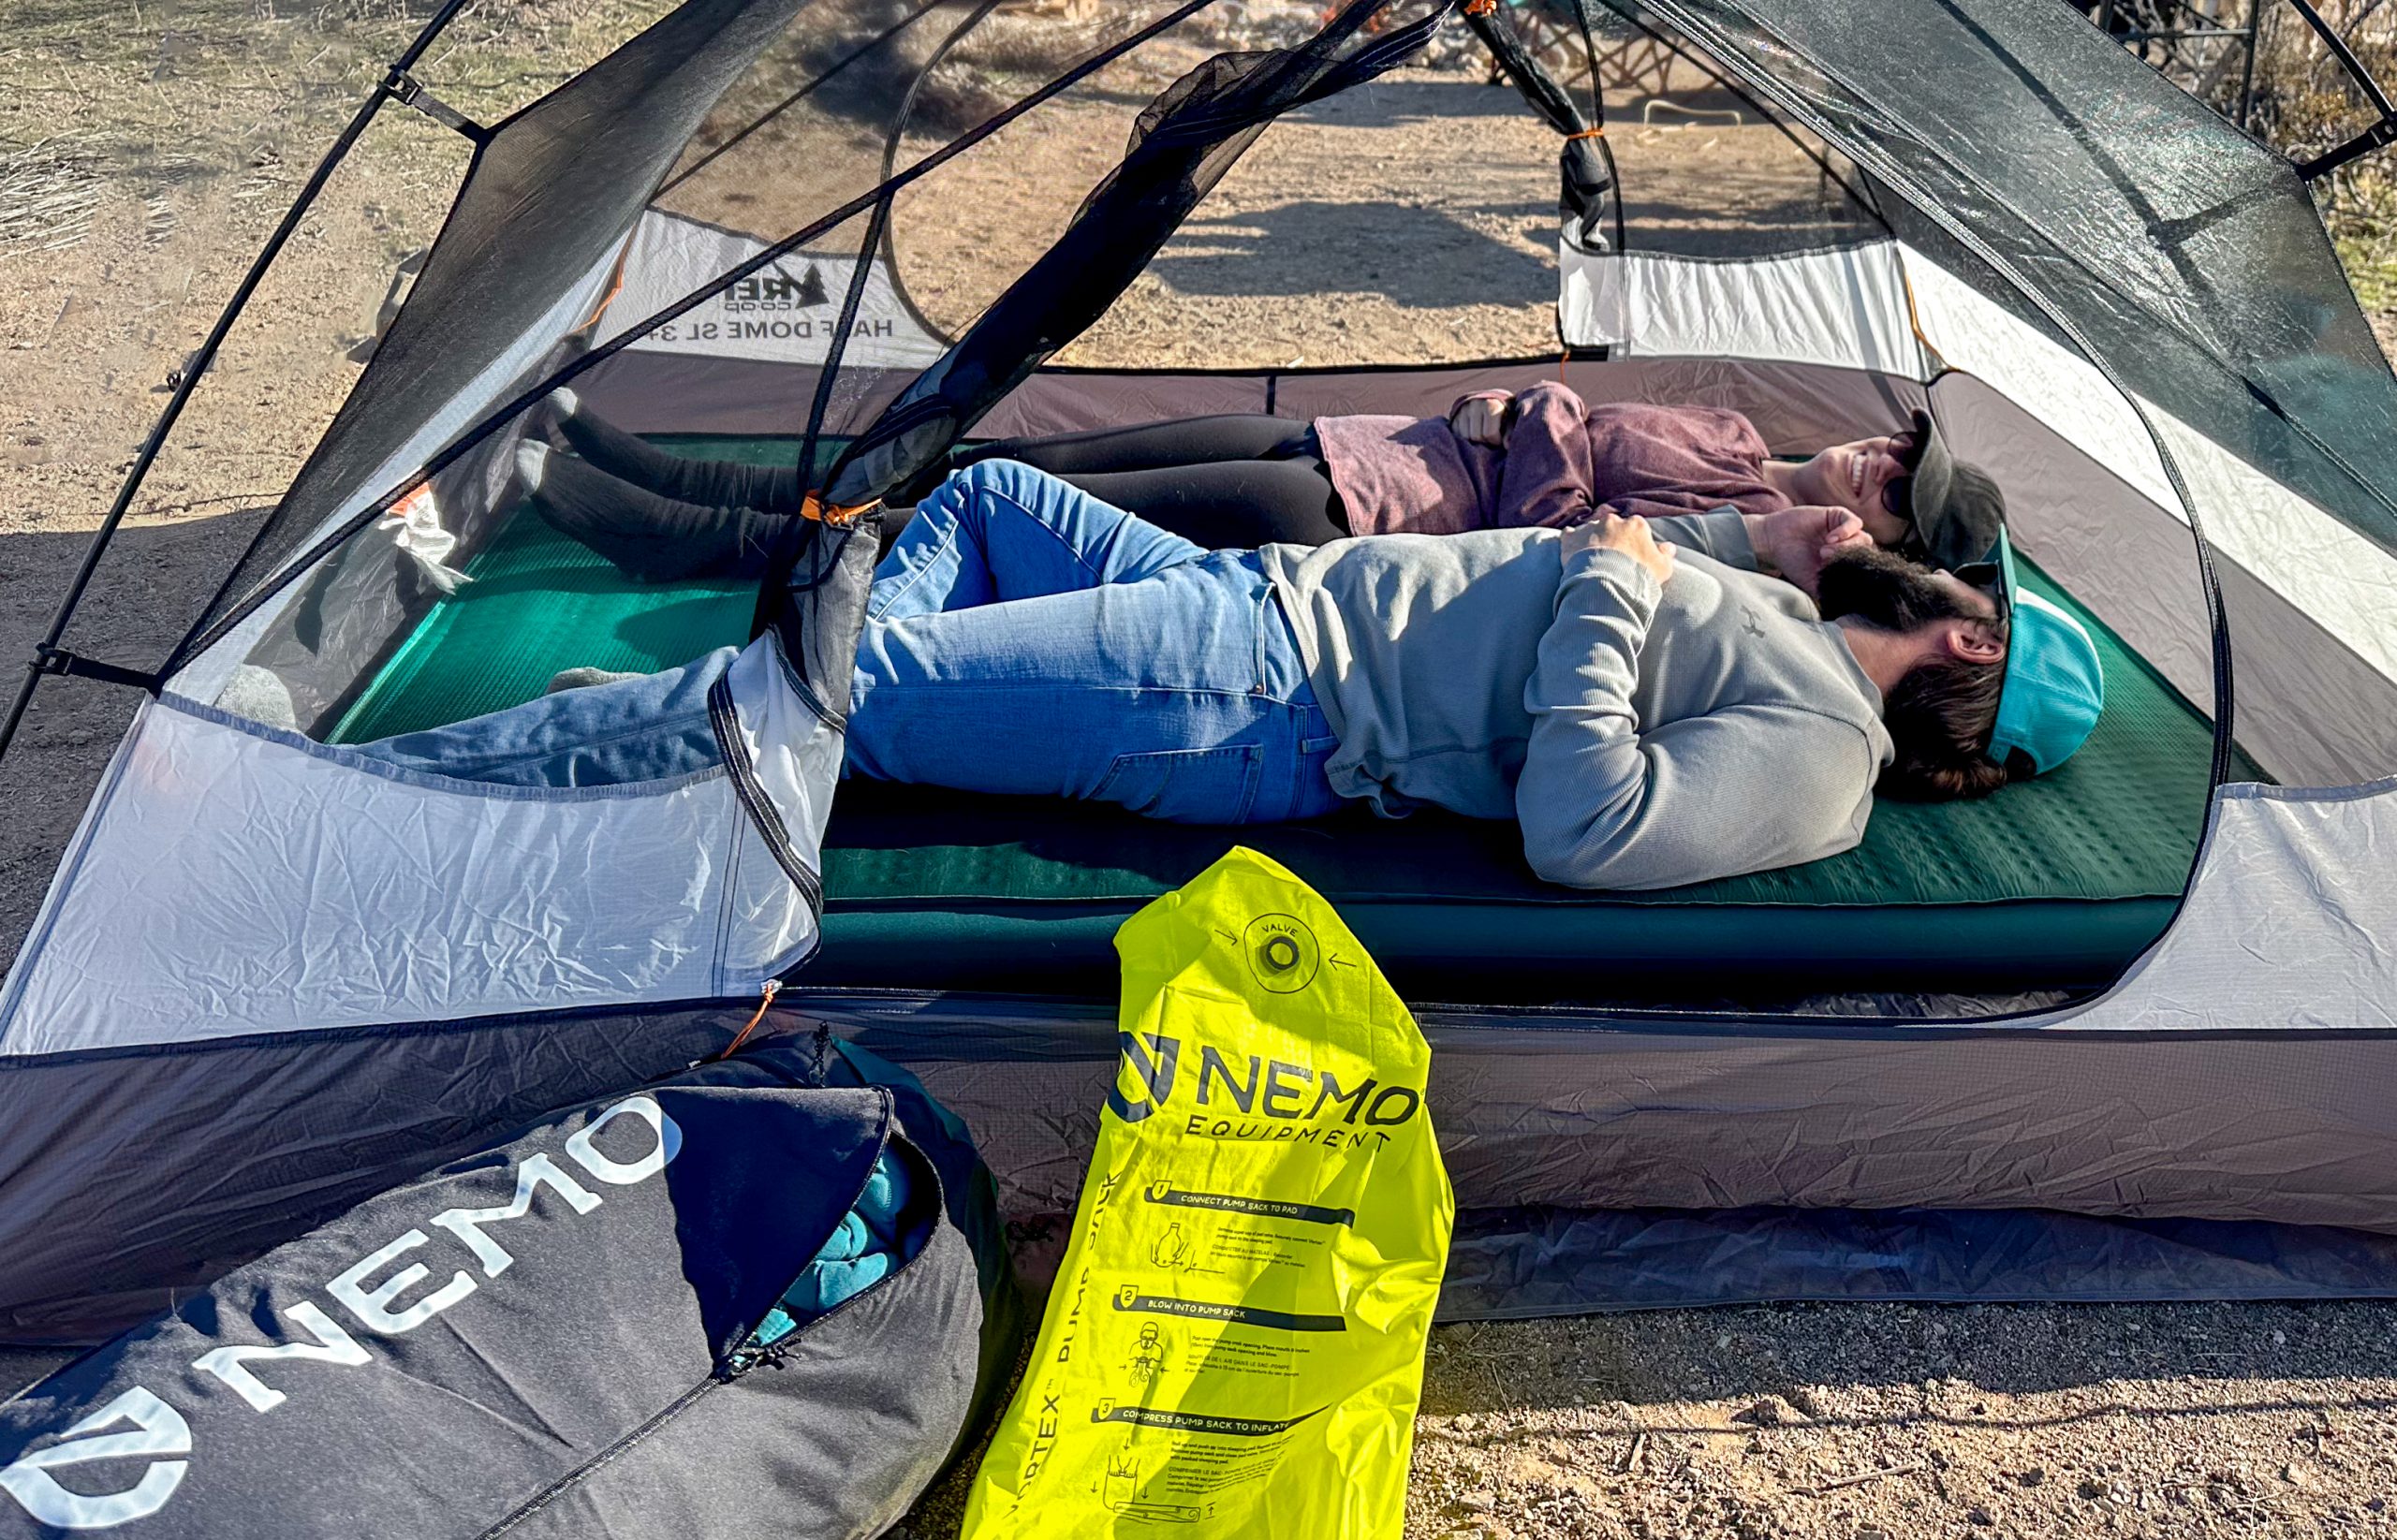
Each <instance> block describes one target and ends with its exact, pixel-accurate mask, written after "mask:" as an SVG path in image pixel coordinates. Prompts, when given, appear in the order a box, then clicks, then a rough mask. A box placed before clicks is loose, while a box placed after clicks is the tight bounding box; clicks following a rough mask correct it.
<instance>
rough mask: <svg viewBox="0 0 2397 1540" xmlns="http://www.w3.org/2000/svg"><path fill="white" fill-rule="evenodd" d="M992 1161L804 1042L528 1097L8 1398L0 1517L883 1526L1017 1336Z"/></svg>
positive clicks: (475, 1525) (466, 1529)
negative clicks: (613, 1093) (495, 1138)
mask: <svg viewBox="0 0 2397 1540" xmlns="http://www.w3.org/2000/svg"><path fill="white" fill-rule="evenodd" d="M876 1082H880V1083H876ZM991 1192H992V1189H991V1183H990V1180H989V1176H988V1173H987V1172H985V1171H983V1170H982V1169H981V1167H980V1165H979V1162H978V1160H977V1159H976V1158H975V1156H974V1154H973V1152H972V1150H971V1147H970V1146H969V1145H967V1144H966V1143H965V1141H964V1139H963V1133H962V1130H961V1129H960V1128H959V1127H958V1126H957V1125H956V1124H955V1123H954V1122H952V1121H950V1120H949V1119H947V1118H946V1117H945V1116H944V1115H943V1114H941V1113H940V1111H939V1109H938V1108H937V1107H934V1105H933V1104H932V1102H931V1101H930V1099H929V1098H928V1097H926V1096H925V1095H924V1094H923V1093H922V1091H921V1089H920V1088H919V1087H917V1086H915V1085H914V1084H913V1083H912V1082H911V1081H909V1080H907V1079H906V1078H904V1076H902V1075H900V1074H899V1073H898V1072H896V1071H890V1070H887V1068H886V1067H885V1066H881V1065H880V1064H878V1063H876V1062H875V1061H873V1060H871V1059H869V1058H866V1057H865V1056H863V1055H857V1054H851V1053H849V1052H847V1051H846V1050H844V1049H838V1048H837V1047H835V1046H833V1045H831V1044H829V1043H818V1044H816V1045H805V1044H796V1043H783V1044H775V1045H771V1046H768V1047H766V1048H763V1049H759V1050H757V1051H754V1052H751V1053H748V1054H744V1055H742V1056H740V1057H738V1058H735V1059H732V1060H728V1061H726V1062H723V1063H708V1064H705V1065H702V1066H699V1067H698V1068H695V1069H693V1070H691V1071H689V1072H687V1073H685V1074H684V1075H682V1076H679V1077H677V1078H673V1079H670V1080H668V1081H664V1082H661V1083H659V1084H655V1085H653V1086H650V1087H648V1088H646V1089H644V1090H640V1091H638V1092H635V1093H630V1094H626V1095H623V1096H619V1097H617V1098H615V1099H613V1100H611V1101H608V1102H604V1103H600V1104H597V1105H594V1106H590V1107H580V1108H577V1109H575V1110H573V1111H571V1112H567V1113H564V1114H560V1115H555V1116H552V1117H551V1118H549V1119H547V1120H545V1121H543V1122H540V1123H538V1124H537V1125H535V1126H533V1127H531V1128H529V1129H526V1130H524V1131H523V1132H522V1133H521V1134H519V1135H517V1136H516V1137H512V1138H510V1139H508V1140H507V1142H506V1143H504V1144H501V1145H498V1146H496V1147H494V1148H493V1149H490V1150H487V1151H483V1152H481V1153H479V1154H476V1155H472V1156H469V1157H467V1158H465V1159H463V1160H460V1161H457V1162H454V1163H452V1164H451V1165H449V1166H444V1167H442V1168H441V1169H439V1170H436V1171H434V1172H432V1173H431V1174H429V1175H427V1176H425V1177H423V1178H421V1179H419V1181H414V1182H411V1183H409V1184H407V1185H405V1186H403V1187H400V1188H397V1189H395V1190H393V1191H390V1192H388V1193H385V1194H383V1195H379V1196H377V1197H375V1198H372V1199H370V1200H368V1201H367V1202H365V1203H363V1204H360V1206H359V1207H358V1208H356V1209H354V1210H351V1211H350V1212H349V1213H347V1214H346V1215H345V1216H343V1217H342V1218H340V1219H338V1220H336V1221H334V1222H333V1223H331V1224H330V1225H324V1226H323V1227H321V1228H319V1229H317V1230H315V1231H313V1232H311V1233H310V1234H308V1235H306V1236H303V1237H301V1239H298V1240H295V1241H293V1242H291V1243H290V1244H288V1245H286V1246H283V1247H280V1248H278V1249H277V1250H275V1251H273V1252H271V1253H269V1254H266V1255H265V1256H263V1257H261V1258H259V1259H258V1260H257V1261H256V1262H254V1263H252V1264H250V1265H249V1266H247V1267H244V1268H242V1269H239V1270H238V1271H235V1272H233V1273H231V1274H229V1275H228V1276H227V1277H226V1278H225V1279H223V1280H222V1281H221V1282H219V1283H217V1284H216V1285H215V1286H214V1287H213V1288H211V1289H209V1290H208V1291H207V1292H206V1293H204V1294H201V1295H198V1296H196V1297H194V1298H191V1299H189V1300H187V1301H185V1302H184V1303H183V1304H182V1305H181V1306H179V1307H178V1308H176V1309H175V1310H174V1311H172V1312H171V1313H168V1314H166V1315H163V1316H161V1317H159V1318H157V1319H155V1320H154V1321H152V1322H151V1323H149V1324H148V1325H146V1326H144V1327H139V1328H137V1329H136V1330H134V1331H132V1332H129V1333H127V1334H126V1335H125V1336H124V1337H122V1338H119V1339H118V1340H117V1341H115V1342H111V1343H110V1344H108V1345H107V1346H105V1347H102V1348H100V1349H99V1350H97V1351H96V1352H95V1353H93V1354H91V1355H89V1356H87V1357H84V1358H82V1359H81V1360H79V1361H78V1362H76V1363H74V1364H72V1365H70V1366H68V1367H67V1368H66V1369H64V1370H62V1371H59V1372H58V1373H57V1374H55V1375H53V1376H51V1378H50V1379H48V1380H45V1381H43V1382H42V1383H41V1384H39V1385H37V1386H33V1387H32V1388H31V1389H29V1390H27V1391H25V1392H24V1393H23V1394H22V1395H21V1396H20V1397H18V1398H17V1399H16V1400H15V1401H10V1402H8V1403H7V1405H6V1406H5V1407H0V1534H18V1533H28V1534H45V1533H62V1532H63V1533H101V1534H107V1535H111V1536H120V1535H121V1536H124V1537H125V1540H152V1537H160V1540H163V1537H168V1536H192V1537H203V1536H204V1537H208V1540H221V1537H224V1536H228V1535H240V1536H243V1540H272V1537H280V1536H292V1537H309V1540H315V1537H319V1536H328V1535H341V1536H344V1537H346V1540H348V1537H358V1540H366V1537H375V1536H390V1537H393V1540H401V1537H405V1540H433V1537H441V1536H459V1537H473V1536H481V1535H497V1534H502V1533H505V1534H507V1535H511V1536H522V1537H525V1540H530V1537H533V1536H540V1535H574V1536H577V1537H582V1536H589V1535H595V1534H623V1535H635V1534H640V1535H669V1534H670V1535H675V1536H678V1537H683V1536H688V1537H707V1536H735V1535H768V1534H771V1535H774V1536H778V1537H781V1536H791V1537H827V1540H830V1537H860V1540H862V1537H865V1536H871V1535H875V1534H879V1533H882V1532H883V1531H884V1530H885V1529H887V1528H889V1527H890V1525H891V1524H892V1523H894V1522H896V1521H897V1519H898V1518H900V1516H901V1515H902V1514H904V1512H905V1511H906V1509H907V1507H908V1506H909V1504H910V1503H913V1502H914V1501H915V1499H916V1497H917V1496H918V1495H919V1493H920V1492H921V1491H922V1490H923V1489H924V1488H925V1486H926V1485H927V1484H929V1483H930V1482H931V1480H932V1479H933V1477H934V1474H936V1473H937V1472H938V1471H939V1470H940V1468H941V1467H942V1465H943V1464H944V1463H945V1462H946V1461H947V1460H948V1459H949V1456H950V1455H951V1453H952V1452H954V1451H955V1449H956V1448H957V1447H958V1446H959V1445H960V1443H961V1441H962V1440H963V1438H964V1437H965V1436H966V1434H967V1432H968V1429H969V1425H970V1423H971V1420H972V1417H971V1412H972V1409H973V1408H974V1407H975V1405H976V1404H977V1395H978V1386H979V1387H980V1389H981V1390H982V1392H983V1393H987V1392H988V1390H989V1389H990V1386H989V1385H988V1383H987V1382H988V1381H990V1380H991V1379H993V1378H994V1377H995V1376H998V1375H1003V1374H1004V1373H1005V1372H1006V1371H1007V1369H1008V1368H1009V1367H1010V1365H1011V1362H1012V1356H1011V1347H1012V1343H1011V1340H1010V1338H1011V1331H1012V1327H1013V1325H1014V1322H1015V1318H1016V1317H1015V1313H1014V1312H1015V1305H1014V1300H1013V1297H1012V1293H1011V1286H1010V1284H1009V1282H1008V1272H1007V1264H1006V1255H1005V1250H1004V1245H1003V1242H1002V1238H1001V1234H1000V1231H999V1227H998V1221H997V1217H996V1210H995V1209H994V1207H993V1203H992V1197H991ZM986 1343H987V1345H986Z"/></svg>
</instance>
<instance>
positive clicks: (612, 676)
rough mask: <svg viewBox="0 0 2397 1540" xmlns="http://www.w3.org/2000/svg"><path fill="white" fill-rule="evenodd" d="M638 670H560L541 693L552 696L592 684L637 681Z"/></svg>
mask: <svg viewBox="0 0 2397 1540" xmlns="http://www.w3.org/2000/svg"><path fill="white" fill-rule="evenodd" d="M640 677H641V675H640V669H638V668H561V669H559V670H558V671H557V672H556V673H554V674H551V676H550V687H549V688H548V689H546V690H544V691H542V692H541V693H542V694H543V695H550V696H553V695H556V694H557V693H558V692H559V691H560V690H581V689H584V688H586V687H588V686H590V685H594V684H613V683H615V682H616V681H618V680H620V679H639V678H640Z"/></svg>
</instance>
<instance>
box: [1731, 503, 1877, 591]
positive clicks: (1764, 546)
mask: <svg viewBox="0 0 2397 1540" xmlns="http://www.w3.org/2000/svg"><path fill="white" fill-rule="evenodd" d="M1748 539H1749V542H1750V543H1751V544H1753V545H1754V546H1755V547H1756V549H1757V561H1759V562H1760V563H1762V564H1763V565H1764V566H1765V569H1766V570H1767V571H1770V572H1777V573H1779V574H1781V576H1783V577H1784V578H1787V579H1789V580H1790V581H1791V582H1793V583H1796V584H1797V585H1798V586H1799V587H1800V588H1802V589H1804V590H1805V591H1806V592H1807V593H1809V594H1812V593H1814V592H1815V585H1816V582H1817V581H1819V580H1820V579H1821V578H1822V575H1823V564H1824V563H1825V562H1828V561H1830V560H1831V558H1832V557H1834V556H1837V555H1838V554H1839V553H1840V552H1841V551H1843V550H1850V549H1852V548H1854V547H1857V546H1869V545H1871V544H1872V543H1873V536H1872V535H1871V534H1869V533H1868V532H1867V531H1866V530H1865V528H1864V521H1863V520H1861V519H1860V518H1858V517H1857V516H1856V515H1855V513H1853V512H1852V511H1850V510H1849V509H1846V508H1830V507H1807V506H1800V507H1794V508H1783V509H1781V510H1780V511H1779V512H1777V513H1752V514H1750V515H1748Z"/></svg>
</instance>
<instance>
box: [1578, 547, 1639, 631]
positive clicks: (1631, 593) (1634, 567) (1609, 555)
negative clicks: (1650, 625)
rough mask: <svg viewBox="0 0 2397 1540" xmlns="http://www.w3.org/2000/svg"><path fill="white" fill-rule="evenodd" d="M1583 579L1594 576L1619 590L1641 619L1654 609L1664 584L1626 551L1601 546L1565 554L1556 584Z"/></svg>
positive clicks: (1611, 587)
mask: <svg viewBox="0 0 2397 1540" xmlns="http://www.w3.org/2000/svg"><path fill="white" fill-rule="evenodd" d="M1582 579H1596V580H1598V581H1599V582H1601V583H1603V584H1605V585H1606V586H1607V587H1608V588H1610V589H1612V590H1613V591H1614V592H1615V593H1617V594H1621V595H1622V596H1623V597H1624V598H1625V600H1626V601H1627V602H1629V603H1630V604H1631V606H1632V607H1633V608H1634V609H1638V610H1639V611H1640V619H1641V620H1642V621H1643V622H1644V621H1646V620H1647V619H1648V618H1649V617H1650V616H1652V615H1654V613H1655V612H1656V604H1657V601H1658V600H1660V599H1662V598H1663V597H1664V596H1665V585H1664V584H1662V583H1660V582H1658V581H1657V580H1656V577H1655V574H1654V573H1652V572H1650V571H1649V570H1648V569H1647V568H1646V567H1644V566H1641V565H1640V564H1639V563H1638V562H1636V561H1634V560H1632V558H1631V557H1630V556H1629V555H1628V554H1627V553H1625V552H1624V551H1620V550H1608V549H1607V548H1606V547H1604V546H1591V547H1589V548H1587V549H1585V550H1578V551H1576V552H1574V553H1573V554H1572V555H1571V556H1569V557H1567V558H1566V562H1565V570H1564V573H1563V575H1562V576H1561V577H1560V578H1559V579H1558V580H1557V588H1558V589H1559V590H1560V591H1562V590H1563V589H1565V588H1566V587H1567V586H1569V585H1570V584H1572V583H1575V582H1578V581H1581V580H1582Z"/></svg>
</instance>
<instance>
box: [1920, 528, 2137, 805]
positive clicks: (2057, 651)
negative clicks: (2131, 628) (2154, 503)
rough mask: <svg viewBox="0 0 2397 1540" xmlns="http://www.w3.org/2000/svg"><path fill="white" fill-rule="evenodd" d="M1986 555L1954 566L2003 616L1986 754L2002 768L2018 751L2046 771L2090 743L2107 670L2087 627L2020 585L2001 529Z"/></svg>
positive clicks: (2010, 545)
mask: <svg viewBox="0 0 2397 1540" xmlns="http://www.w3.org/2000/svg"><path fill="white" fill-rule="evenodd" d="M1992 554H1993V555H1994V556H1995V557H1996V560H1995V561H1993V562H1980V563H1977V564H1975V565H1971V566H1964V567H1958V568H1957V569H1956V576H1957V577H1959V578H1962V579H1964V581H1966V582H1968V583H1971V584H1972V585H1973V586H1974V587H1976V588H1983V589H1989V590H1991V591H1993V593H1995V594H1996V595H1997V599H1998V603H1999V604H2000V605H2002V606H2003V607H2004V609H2005V613H2006V614H2007V617H2008V627H2007V649H2006V683H2005V686H2004V687H2003V689H2002V690H2001V691H2000V692H1999V694H1998V697H1997V730H1996V731H1995V732H1994V733H1993V734H1992V735H1991V737H1990V744H1989V756H1990V757H1991V758H1992V759H1994V760H1996V761H1997V762H1998V763H1999V764H2001V765H2003V764H2005V763H2006V762H2007V759H2009V758H2010V757H2011V756H2012V755H2014V753H2015V752H2016V751H2017V750H2020V751H2021V752H2022V754H2023V755H2025V756H2026V757H2027V758H2029V760H2030V761H2031V764H2032V767H2033V769H2034V770H2035V771H2036V772H2037V773H2038V774H2041V775H2045V774H2046V773H2047V772H2048V771H2050V770H2053V769H2055V768H2056V767H2057V766H2058V765H2061V764H2063V763H2064V762H2065V761H2066V760H2067V759H2069V758H2071V757H2072V756H2073V754H2074V753H2075V751H2077V750H2078V749H2079V748H2080V747H2081V744H2083V743H2085V742H2087V741H2089V734H2090V732H2091V731H2092V730H2093V729H2094V728H2095V727H2096V726H2097V718H2098V716H2099V714H2100V713H2102V712H2103V711H2105V709H2106V671H2105V668H2104V667H2103V666H2102V665H2101V664H2099V662H2098V661H2097V643H2096V641H2095V640H2094V639H2092V638H2091V637H2090V635H2089V632H2088V629H2087V628H2086V627H2085V626H2083V625H2082V624H2081V623H2080V622H2079V621H2078V620H2075V619H2074V618H2073V617H2072V616H2071V615H2069V614H2067V613H2066V612H2065V610H2064V609H2062V608H2061V607H2060V606H2058V605H2055V604H2053V603H2051V602H2050V601H2049V600H2047V599H2044V598H2041V597H2040V596H2039V595H2038V594H2034V593H2032V592H2031V591H2030V590H2028V589H2026V588H2024V587H2022V581H2021V579H2019V578H2018V577H2017V576H2016V574H2015V569H2014V543H2013V542H2012V541H2011V540H2009V539H2007V536H2006V532H2005V531H2004V530H2003V529H2001V530H1999V531H1998V534H1997V548H1996V550H1994V551H1993V552H1992Z"/></svg>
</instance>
